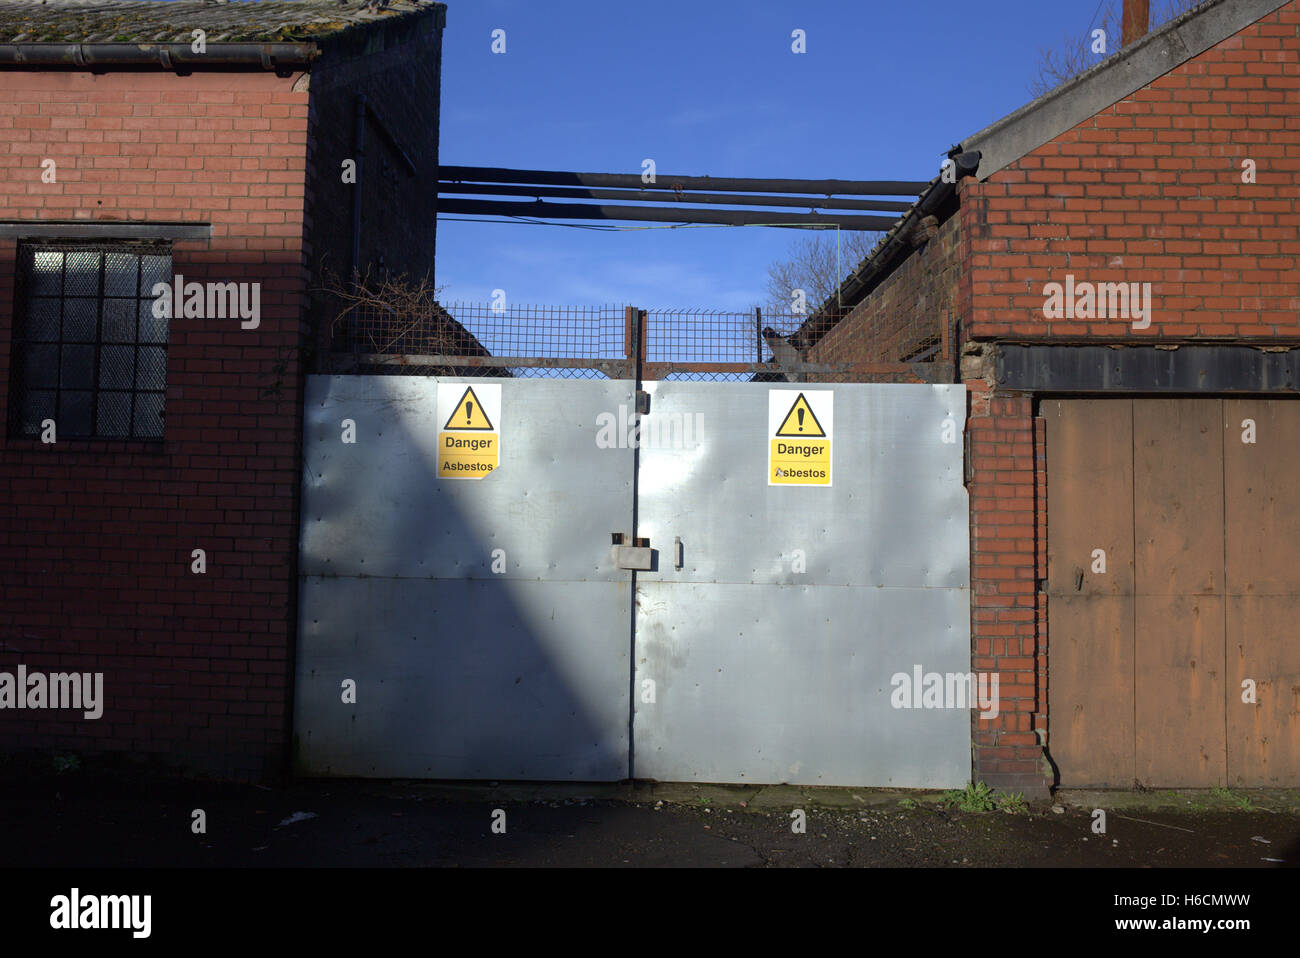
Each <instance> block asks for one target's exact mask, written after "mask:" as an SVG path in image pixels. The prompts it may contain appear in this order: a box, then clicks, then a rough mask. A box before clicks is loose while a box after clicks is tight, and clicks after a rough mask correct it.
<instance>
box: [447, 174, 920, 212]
mask: <svg viewBox="0 0 1300 958" xmlns="http://www.w3.org/2000/svg"><path fill="white" fill-rule="evenodd" d="M448 193H459V194H462V195H468V196H534V197H539V198H540V197H543V196H554V197H565V198H568V199H578V200H628V201H633V202H638V203H652V202H653V203H662V202H664V201H665V200H668V199H673V200H676V201H677V202H679V203H706V204H716V205H724V206H797V207H804V208H809V207H810V208H812V209H819V210H820V209H835V210H878V211H889V210H893V211H897V212H899V213H906V212H907V211H908V210H910V209H911V208H912V206H913V205H914V204H913V203H907V202H903V201H901V200H846V199H838V198H836V197H816V196H811V195H810V196H807V197H800V196H759V195H757V194H754V193H737V194H734V195H728V194H726V193H676V192H674V193H673V194H671V196H665V195H664V194H663V193H661V192H660V193H648V192H645V191H642V190H586V189H581V188H575V187H568V186H501V185H498V184H495V183H447V182H441V183H439V184H438V195H439V196H445V195H447V194H448Z"/></svg>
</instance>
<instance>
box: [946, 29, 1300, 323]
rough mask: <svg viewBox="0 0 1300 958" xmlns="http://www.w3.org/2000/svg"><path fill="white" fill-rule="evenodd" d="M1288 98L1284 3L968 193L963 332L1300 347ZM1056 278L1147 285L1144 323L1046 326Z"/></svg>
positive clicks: (1299, 150) (1294, 115)
mask: <svg viewBox="0 0 1300 958" xmlns="http://www.w3.org/2000/svg"><path fill="white" fill-rule="evenodd" d="M1297 103H1300V6H1298V5H1297V4H1296V3H1291V4H1288V5H1287V6H1286V7H1284V8H1282V9H1281V10H1279V11H1278V12H1276V13H1273V14H1271V15H1269V16H1267V17H1265V18H1264V19H1262V20H1260V21H1259V22H1257V23H1255V24H1254V25H1252V26H1250V27H1248V28H1246V29H1245V30H1243V31H1242V32H1241V33H1238V34H1237V35H1236V36H1233V37H1230V38H1229V39H1227V40H1225V41H1224V42H1222V43H1220V44H1218V45H1217V46H1215V47H1213V48H1212V49H1210V50H1207V51H1206V52H1204V53H1202V54H1201V55H1200V56H1197V57H1195V58H1193V59H1192V60H1190V61H1188V62H1187V63H1184V64H1182V65H1181V66H1179V67H1177V68H1176V69H1174V70H1172V71H1171V72H1170V73H1168V74H1166V75H1165V76H1162V77H1160V78H1159V79H1157V80H1156V81H1155V82H1154V83H1152V84H1150V85H1149V86H1147V87H1145V88H1144V89H1142V90H1139V91H1137V92H1135V93H1133V94H1132V95H1131V96H1129V97H1127V98H1125V99H1124V100H1122V101H1120V102H1119V103H1116V104H1115V105H1114V106H1111V107H1109V108H1107V109H1105V110H1102V111H1101V112H1100V113H1098V114H1097V115H1096V116H1095V117H1092V118H1090V119H1088V120H1086V121H1085V122H1083V123H1080V124H1079V125H1078V126H1076V127H1074V128H1073V129H1072V130H1069V131H1068V132H1066V133H1063V134H1061V135H1060V136H1058V137H1056V139H1054V140H1052V141H1051V142H1050V143H1047V144H1044V145H1043V146H1041V147H1039V148H1038V149H1036V150H1034V151H1033V152H1032V153H1030V154H1029V155H1027V156H1025V157H1024V158H1022V159H1021V160H1019V161H1018V162H1016V163H1014V164H1012V165H1010V166H1009V167H1007V168H1006V169H1003V170H1001V171H999V172H997V173H995V174H994V175H993V176H991V177H990V178H989V179H988V180H987V181H986V182H984V183H980V184H977V185H974V186H973V187H972V188H971V189H969V190H966V191H965V192H964V193H963V197H962V206H963V211H964V212H965V211H969V212H970V213H971V214H972V221H973V222H974V223H977V224H978V226H977V228H976V231H975V233H974V235H973V236H972V237H971V259H970V264H969V265H970V271H971V274H972V277H973V282H974V288H973V293H972V296H971V300H970V303H969V312H968V313H967V317H968V326H967V328H968V332H969V335H970V336H971V337H973V338H976V339H980V338H990V337H1015V338H1021V337H1034V338H1044V337H1052V338H1067V339H1075V340H1087V341H1093V340H1095V339H1096V338H1097V337H1113V338H1125V339H1136V340H1143V341H1147V340H1160V339H1166V338H1189V337H1195V338H1230V339H1241V338H1267V339H1272V338H1285V339H1291V340H1296V339H1300V275H1298V274H1297V269H1296V263H1297V257H1298V256H1300V215H1298V214H1297V208H1296V196H1297V192H1296V183H1297V182H1298V181H1300V109H1298V108H1297ZM1245 159H1252V160H1254V161H1255V163H1256V164H1257V170H1256V182H1255V183H1253V184H1250V183H1243V182H1242V172H1243V170H1242V161H1243V160H1245ZM1067 273H1070V274H1073V275H1074V276H1075V278H1076V281H1077V280H1079V279H1083V278H1085V277H1086V278H1087V279H1088V280H1089V281H1097V282H1121V281H1123V282H1149V283H1151V294H1152V299H1153V301H1154V312H1153V319H1152V323H1151V326H1150V328H1149V329H1145V330H1134V329H1133V328H1132V326H1131V324H1130V323H1129V322H1127V321H1124V320H1114V319H1107V320H1102V319H1094V320H1077V319H1076V320H1068V319H1059V320H1048V319H1045V318H1044V316H1043V301H1044V296H1043V286H1044V284H1046V283H1049V282H1064V280H1065V276H1066V274H1067Z"/></svg>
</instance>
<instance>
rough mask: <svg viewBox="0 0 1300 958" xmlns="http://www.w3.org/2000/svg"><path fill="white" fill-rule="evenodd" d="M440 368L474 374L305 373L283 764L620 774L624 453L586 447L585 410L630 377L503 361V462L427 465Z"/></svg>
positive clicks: (323, 768)
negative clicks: (291, 736)
mask: <svg viewBox="0 0 1300 958" xmlns="http://www.w3.org/2000/svg"><path fill="white" fill-rule="evenodd" d="M439 381H442V382H449V381H454V382H464V383H469V384H472V383H474V382H475V380H459V379H437V378H433V377H350V376H348V377H345V376H334V377H324V376H310V377H308V383H307V397H306V414H305V418H306V423H305V432H306V439H305V451H304V459H305V465H304V479H303V532H302V547H301V551H302V562H301V568H300V572H301V576H302V586H301V602H300V612H299V642H298V646H299V647H298V661H297V696H296V706H295V729H296V731H295V741H296V743H297V765H298V768H299V770H300V772H302V773H303V774H317V775H363V776H364V775H378V776H385V777H393V776H413V777H432V778H541V779H585V780H614V779H621V778H623V777H625V776H626V774H627V750H628V736H627V723H628V701H627V694H628V693H627V685H628V677H629V663H628V650H629V645H630V640H629V635H628V629H629V621H630V616H631V594H630V592H631V589H630V584H629V582H628V573H626V572H624V571H622V570H619V569H617V568H615V566H614V563H613V561H612V560H611V558H610V555H609V547H610V533H611V532H613V531H630V530H631V523H632V516H631V503H632V479H633V452H632V450H631V449H629V448H618V447H617V446H615V447H614V448H606V449H601V448H597V447H596V445H595V436H596V431H595V427H594V424H595V423H596V421H597V417H598V416H599V415H600V414H601V413H613V414H616V413H617V412H618V409H619V406H620V405H623V406H630V405H631V404H632V401H633V397H632V392H631V388H630V386H629V384H627V383H617V382H606V381H545V382H539V381H520V380H509V379H507V380H502V381H501V386H502V413H501V422H500V424H499V425H500V430H501V452H500V467H499V468H498V469H497V470H496V471H495V472H494V473H492V475H490V476H488V477H486V478H484V479H482V480H479V481H450V480H448V481H439V480H438V479H437V477H436V474H435V470H436V465H435V463H436V446H435V443H436V434H437V432H438V430H439V427H440V426H441V425H442V423H441V422H440V421H439V416H445V415H446V413H445V412H444V411H441V410H436V401H435V397H436V392H437V383H438V382H439ZM343 419H352V420H354V421H355V423H356V427H357V441H356V443H355V444H345V443H342V442H341V441H340V436H341V425H340V424H341V421H342V420H343ZM496 549H501V550H503V551H504V556H502V557H499V558H502V559H503V560H504V568H503V571H502V573H501V574H497V573H494V571H493V569H492V563H493V551H494V550H496ZM345 678H351V679H354V680H355V681H356V683H357V701H356V704H355V705H352V704H344V703H343V702H342V701H341V695H340V683H341V682H342V681H343V680H344V679H345Z"/></svg>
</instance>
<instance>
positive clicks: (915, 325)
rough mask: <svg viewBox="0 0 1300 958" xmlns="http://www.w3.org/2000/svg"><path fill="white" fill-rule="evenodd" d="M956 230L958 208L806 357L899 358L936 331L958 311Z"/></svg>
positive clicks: (958, 227)
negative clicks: (930, 237) (928, 239)
mask: <svg viewBox="0 0 1300 958" xmlns="http://www.w3.org/2000/svg"><path fill="white" fill-rule="evenodd" d="M960 236H961V214H960V212H956V213H954V215H952V216H951V217H949V218H948V219H947V220H945V221H944V223H943V224H942V225H941V226H940V227H939V232H938V234H936V235H935V236H934V237H933V238H932V239H931V240H930V241H929V242H928V243H926V244H925V245H923V246H921V247H920V248H918V249H917V250H916V252H914V253H913V254H912V255H911V256H910V257H908V258H907V259H906V260H905V261H903V262H902V263H901V264H900V265H899V266H898V268H897V269H896V270H895V271H894V272H893V273H891V274H890V275H889V276H888V277H887V278H886V279H885V281H884V282H883V283H881V284H880V285H879V286H878V287H876V289H874V290H872V291H871V293H869V294H868V295H867V297H866V298H865V299H863V300H862V302H861V303H859V304H858V305H857V306H855V307H854V308H853V310H852V311H851V312H850V313H849V315H847V316H845V317H844V318H843V319H842V320H840V321H839V322H838V323H836V324H835V326H834V327H832V329H831V330H830V331H829V332H828V333H826V335H825V336H823V337H822V338H821V339H820V340H818V342H817V344H816V345H815V346H813V348H812V349H810V350H809V351H808V360H809V361H810V362H836V363H852V362H903V361H905V360H909V359H911V358H912V357H913V355H914V354H915V353H916V351H917V349H918V348H920V347H922V346H923V345H924V344H927V343H929V342H930V341H931V340H932V339H933V338H934V337H937V336H940V334H941V331H942V330H943V328H944V325H945V324H947V323H948V322H950V320H951V319H952V316H953V315H954V313H955V311H956V299H957V276H958V274H959V273H960V271H961V261H960V258H959V256H958V252H959V238H960ZM930 358H936V357H930ZM938 358H944V359H947V358H950V357H938Z"/></svg>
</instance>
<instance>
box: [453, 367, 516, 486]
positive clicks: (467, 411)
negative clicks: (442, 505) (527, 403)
mask: <svg viewBox="0 0 1300 958" xmlns="http://www.w3.org/2000/svg"><path fill="white" fill-rule="evenodd" d="M480 394H481V396H482V399H481V400H480V398H479V397H480ZM447 409H450V410H451V412H450V413H449V414H446V410H447ZM444 414H446V415H447V419H446V425H444V426H443V427H442V431H441V432H439V433H438V478H439V479H483V478H485V477H486V476H488V475H490V474H491V473H492V472H494V471H495V470H496V469H497V467H498V466H500V464H501V432H500V430H499V429H498V428H497V427H496V426H495V425H493V423H497V422H500V420H501V386H500V384H499V383H482V384H480V385H478V386H465V385H463V384H458V383H439V384H438V415H439V416H442V415H444Z"/></svg>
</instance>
